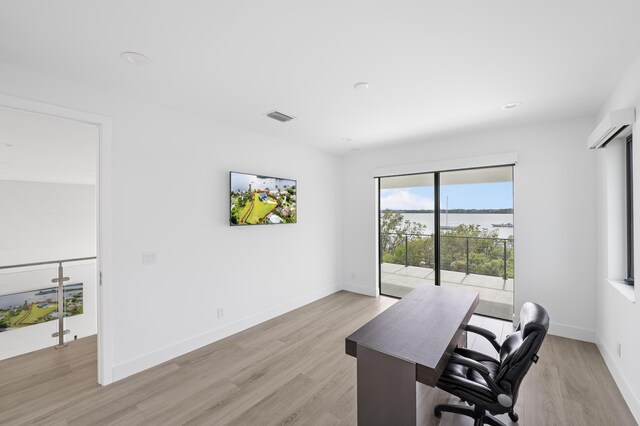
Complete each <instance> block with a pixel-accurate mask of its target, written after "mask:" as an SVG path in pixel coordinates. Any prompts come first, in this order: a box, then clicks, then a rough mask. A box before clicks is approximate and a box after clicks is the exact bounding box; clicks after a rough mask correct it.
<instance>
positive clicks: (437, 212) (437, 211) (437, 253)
mask: <svg viewBox="0 0 640 426" xmlns="http://www.w3.org/2000/svg"><path fill="white" fill-rule="evenodd" d="M515 166H516V163H515V162H509V163H506V164H504V163H503V164H495V165H490V166H478V167H465V168H455V169H446V170H436V171H425V172H414V173H402V174H394V175H384V176H376V177H375V179H376V180H377V190H378V203H377V210H378V211H377V215H378V222H377V223H378V232H377V234H378V235H377V245H378V250H377V252H378V259H377V261H378V293H379V294H380V295H381V296H386V297H392V298H394V299H401V297H400V296H393V295H388V294H384V293H383V292H382V246H381V240H382V238H381V232H382V223H381V222H382V221H381V212H382V210H381V208H380V206H381V192H382V190H381V185H380V182H381V179H385V178H393V177H401V176H415V175H428V174H433V178H434V201H433V211H434V232H433V236H434V277H435V285H436V286H440V285H441V282H442V279H441V278H442V277H441V272H442V270H441V269H442V268H441V267H440V266H441V235H440V225H441V219H440V216H441V214H442V209H441V202H440V188H441V185H440V174H441V173H448V172H459V171H469V170H481V169H493V168H500V167H511V168H512V170H513V171H515ZM512 185H513V192H514V194H513V196H512V199H515V173H513V174H512ZM513 211H514V213H513V214H515V202H514V209H513ZM514 222H515V220H514ZM513 250H514V257H515V244H514V248H513ZM514 274H515V271H514ZM514 294H515V293H514Z"/></svg>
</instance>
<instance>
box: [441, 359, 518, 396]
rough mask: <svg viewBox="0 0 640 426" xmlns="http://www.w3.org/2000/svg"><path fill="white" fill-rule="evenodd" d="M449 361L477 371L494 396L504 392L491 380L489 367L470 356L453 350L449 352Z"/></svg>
mask: <svg viewBox="0 0 640 426" xmlns="http://www.w3.org/2000/svg"><path fill="white" fill-rule="evenodd" d="M449 362H450V363H452V364H458V365H462V366H465V367H467V368H471V369H472V370H474V371H477V372H478V373H479V374H480V375H481V376H482V378H483V379H484V381H485V382H486V384H487V386H488V387H489V389H491V392H493V393H494V394H495V396H496V398H497V397H498V396H499V395H501V394H505V391H504V390H502V389H501V388H500V387H499V386H498V385H497V384H496V382H494V381H493V378H491V376H490V372H489V369H488V368H487V367H486V366H484V365H482V364H480V363H479V362H478V361H475V360H473V359H471V358H467V357H465V356H462V355H460V354H457V353H455V352H454V353H453V354H451V358H449ZM507 396H508V395H507Z"/></svg>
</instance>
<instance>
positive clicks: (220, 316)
mask: <svg viewBox="0 0 640 426" xmlns="http://www.w3.org/2000/svg"><path fill="white" fill-rule="evenodd" d="M222 317H224V309H222V308H218V319H220V318H222Z"/></svg>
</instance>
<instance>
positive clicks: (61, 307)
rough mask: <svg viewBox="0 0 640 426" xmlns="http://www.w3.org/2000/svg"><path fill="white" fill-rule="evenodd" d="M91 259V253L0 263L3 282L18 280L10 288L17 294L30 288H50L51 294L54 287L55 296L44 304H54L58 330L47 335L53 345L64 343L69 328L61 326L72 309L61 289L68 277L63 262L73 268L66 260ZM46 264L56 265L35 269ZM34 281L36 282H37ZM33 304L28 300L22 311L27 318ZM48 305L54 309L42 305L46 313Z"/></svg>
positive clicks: (2, 289) (32, 289)
mask: <svg viewBox="0 0 640 426" xmlns="http://www.w3.org/2000/svg"><path fill="white" fill-rule="evenodd" d="M95 259H96V257H95V256H91V257H82V258H75V259H60V260H51V261H45V262H33V263H23V264H17V265H6V266H0V270H3V272H2V274H0V278H6V279H3V280H2V282H4V281H7V283H5V284H9V283H10V282H11V283H12V284H15V283H13V281H19V282H20V285H18V287H16V289H14V290H12V292H18V293H19V294H22V293H29V292H34V291H45V292H47V293H49V292H50V293H51V294H53V288H55V294H56V300H55V301H53V300H51V305H49V304H47V305H49V306H56V308H55V313H56V317H57V322H58V331H57V332H55V333H53V334H52V336H51V337H55V338H57V341H58V344H57V346H56V348H62V347H64V346H65V342H64V335H65V334H68V333H69V330H65V327H64V320H65V316H67V315H73V314H74V313H73V311H72V312H71V313H69V312H68V311H67V308H68V306H66V305H67V304H68V303H67V301H66V300H65V291H67V290H66V289H65V287H64V286H65V282H67V281H69V277H66V276H65V269H64V266H67V268H71V269H73V267H72V266H69V265H68V264H70V263H71V264H77V263H78V262H86V261H92V260H95ZM48 265H57V268H56V269H57V270H56V271H55V272H54V271H53V270H52V269H50V268H46V269H37V267H43V266H44V267H46V266H48ZM34 268H36V269H34ZM4 271H10V272H4ZM56 272H57V273H56ZM50 273H55V275H54V276H53V277H52V276H51V275H49V274H50ZM16 275H20V276H21V277H20V278H21V279H17V277H16ZM25 275H26V276H25ZM23 281H24V282H23ZM38 282H39V283H40V284H37V283H38ZM49 283H53V284H55V286H54V287H51V284H49ZM2 287H3V286H1V285H0V295H5V294H6V291H5V290H6V289H5V288H2ZM71 287H73V286H71ZM8 294H11V293H8ZM38 294H44V293H38ZM26 305H27V302H26V301H25V306H26ZM36 305H38V304H37V303H33V304H31V306H30V307H29V308H30V309H29V310H28V314H26V315H24V317H25V318H30V317H31V316H35V314H34V313H32V311H34V310H36V308H34V306H36ZM37 308H38V309H40V310H41V311H42V310H43V309H41V308H42V306H37ZM50 309H54V308H51V307H49V308H48V309H46V313H48V310H50ZM0 313H2V312H0ZM41 313H42V312H41ZM5 315H7V313H5ZM1 318H2V315H0V319H1Z"/></svg>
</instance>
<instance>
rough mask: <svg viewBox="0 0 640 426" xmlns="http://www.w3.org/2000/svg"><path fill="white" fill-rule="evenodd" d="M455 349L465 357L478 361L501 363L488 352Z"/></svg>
mask: <svg viewBox="0 0 640 426" xmlns="http://www.w3.org/2000/svg"><path fill="white" fill-rule="evenodd" d="M453 351H454V352H455V353H457V354H459V355H462V356H463V357H466V358H471V359H472V360H474V361H478V362H482V361H488V362H495V363H496V364H500V361H498V360H497V359H495V358H493V357H491V356H489V355H487V354H483V353H482V352H478V351H474V350H473V349H467V348H455V349H454V350H453Z"/></svg>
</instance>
